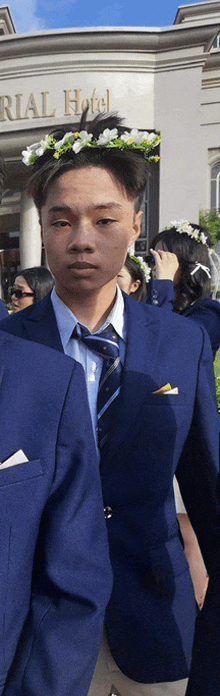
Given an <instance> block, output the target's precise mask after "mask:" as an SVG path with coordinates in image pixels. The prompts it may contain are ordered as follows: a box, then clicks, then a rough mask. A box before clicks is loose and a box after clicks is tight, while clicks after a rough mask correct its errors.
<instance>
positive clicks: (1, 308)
mask: <svg viewBox="0 0 220 696" xmlns="http://www.w3.org/2000/svg"><path fill="white" fill-rule="evenodd" d="M8 316H9V314H8V310H7V309H6V307H5V305H4V302H2V300H0V321H1V319H6V318H7V317H8Z"/></svg>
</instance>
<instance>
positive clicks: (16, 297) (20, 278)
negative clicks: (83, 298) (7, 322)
mask: <svg viewBox="0 0 220 696" xmlns="http://www.w3.org/2000/svg"><path fill="white" fill-rule="evenodd" d="M53 286H54V279H53V276H52V274H51V272H50V271H49V269H48V268H45V266H33V268H25V269H24V270H23V271H18V273H16V275H15V277H14V282H13V285H12V286H10V287H9V288H8V294H9V297H10V299H11V300H12V304H13V308H12V314H15V313H16V312H20V311H21V310H22V309H25V307H29V305H32V304H34V303H35V302H39V301H40V300H42V299H43V297H45V295H47V293H48V292H50V290H52V288H53ZM2 318H3V317H2Z"/></svg>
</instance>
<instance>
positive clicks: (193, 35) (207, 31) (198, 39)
mask: <svg viewBox="0 0 220 696" xmlns="http://www.w3.org/2000/svg"><path fill="white" fill-rule="evenodd" d="M219 32H220V20H219V22H213V21H211V20H208V19H207V22H206V25H203V24H201V25H197V26H195V25H193V26H191V25H189V24H187V26H186V25H177V26H173V27H165V28H160V27H159V28H158V27H157V28H154V27H153V28H147V27H100V28H99V27H98V28H85V29H65V30H57V31H48V32H46V31H45V32H38V33H36V34H23V35H21V34H20V35H19V34H15V35H13V36H3V37H2V38H1V40H0V46H1V60H4V59H13V58H16V59H18V58H21V57H27V56H32V58H33V57H34V56H36V55H37V56H38V57H39V56H41V55H62V54H65V53H72V54H74V53H75V52H82V53H84V52H85V51H86V52H88V51H92V52H97V51H98V52H102V51H107V52H109V51H111V52H114V53H115V52H117V51H123V52H124V51H127V52H129V53H130V54H131V53H133V52H139V53H140V52H149V53H158V52H163V51H172V50H179V49H181V48H182V49H184V48H186V49H188V48H190V47H192V46H203V48H204V50H205V51H206V50H208V49H209V48H210V46H211V45H212V43H213V41H214V39H215V37H216V35H217V34H218V33H219ZM207 47H208V49H207Z"/></svg>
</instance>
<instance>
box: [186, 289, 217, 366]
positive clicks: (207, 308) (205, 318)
mask: <svg viewBox="0 0 220 696" xmlns="http://www.w3.org/2000/svg"><path fill="white" fill-rule="evenodd" d="M185 315H186V316H187V317H188V319H193V321H195V322H196V323H197V324H199V325H200V326H203V328H204V329H206V331H207V333H208V335H209V338H210V341H211V346H212V352H213V359H215V354H216V351H217V350H218V348H219V345H220V303H219V302H217V300H211V299H206V300H202V301H201V302H200V301H198V302H195V304H194V305H192V307H190V309H189V310H188V311H187V312H186V313H185Z"/></svg>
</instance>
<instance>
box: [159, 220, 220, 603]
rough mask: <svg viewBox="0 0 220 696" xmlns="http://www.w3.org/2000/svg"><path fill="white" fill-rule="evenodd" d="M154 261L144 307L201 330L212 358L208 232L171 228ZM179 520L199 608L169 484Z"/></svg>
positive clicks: (195, 549)
mask: <svg viewBox="0 0 220 696" xmlns="http://www.w3.org/2000/svg"><path fill="white" fill-rule="evenodd" d="M151 253H152V256H153V258H154V261H155V265H154V266H153V268H152V280H151V282H150V283H149V284H148V299H147V302H149V303H150V302H151V303H153V304H157V305H158V306H161V307H163V308H166V309H170V310H172V311H174V312H177V313H178V314H181V315H182V316H185V317H188V318H189V319H192V320H193V321H195V322H197V323H198V324H200V325H201V326H203V328H205V329H206V331H207V333H208V334H209V338H210V341H211V345H212V351H213V357H215V353H216V351H217V350H218V347H219V345H220V305H219V303H218V302H217V301H216V300H213V299H212V298H211V270H212V252H211V240H210V234H209V232H208V230H207V229H206V228H204V227H201V226H200V225H196V224H194V223H189V222H188V221H187V220H180V221H179V222H175V223H170V225H169V226H168V227H166V228H165V229H164V230H163V231H162V232H159V233H158V234H157V235H156V236H155V237H154V239H153V241H152V243H151ZM174 490H175V500H176V507H177V512H178V519H179V523H180V528H181V532H182V536H183V540H184V548H185V553H186V556H187V558H188V561H189V566H190V572H191V576H192V579H193V583H194V587H195V595H196V599H197V601H198V604H199V606H200V607H201V605H202V603H203V600H204V590H205V589H206V586H207V573H206V569H205V565H204V562H203V559H202V555H201V551H200V549H199V546H198V542H197V539H196V536H195V533H194V530H193V528H192V526H191V524H190V520H189V517H188V515H187V514H186V509H185V507H184V504H183V501H182V498H181V495H180V491H179V487H178V484H177V481H176V479H175V480H174Z"/></svg>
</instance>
